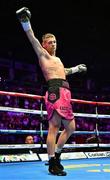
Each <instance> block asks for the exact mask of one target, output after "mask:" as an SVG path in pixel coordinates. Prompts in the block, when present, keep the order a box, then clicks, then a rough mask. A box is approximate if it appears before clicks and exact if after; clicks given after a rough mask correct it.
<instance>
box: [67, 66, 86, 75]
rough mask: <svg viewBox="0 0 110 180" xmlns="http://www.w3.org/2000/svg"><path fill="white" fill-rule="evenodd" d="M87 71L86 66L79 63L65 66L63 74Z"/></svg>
mask: <svg viewBox="0 0 110 180" xmlns="http://www.w3.org/2000/svg"><path fill="white" fill-rule="evenodd" d="M86 71H87V67H86V65H85V64H79V65H77V66H75V67H71V68H65V74H66V76H67V75H70V74H74V73H77V72H78V73H80V72H86Z"/></svg>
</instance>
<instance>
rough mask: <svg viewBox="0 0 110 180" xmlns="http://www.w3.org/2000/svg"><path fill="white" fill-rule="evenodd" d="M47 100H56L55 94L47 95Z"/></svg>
mask: <svg viewBox="0 0 110 180" xmlns="http://www.w3.org/2000/svg"><path fill="white" fill-rule="evenodd" d="M49 99H50V100H51V101H53V100H55V99H56V94H54V93H51V94H49Z"/></svg>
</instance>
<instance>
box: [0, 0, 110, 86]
mask: <svg viewBox="0 0 110 180" xmlns="http://www.w3.org/2000/svg"><path fill="white" fill-rule="evenodd" d="M24 6H25V7H28V8H29V9H30V11H31V13H32V18H31V24H32V27H33V30H34V32H35V35H36V37H37V38H38V39H39V40H41V36H42V35H43V34H44V33H47V32H50V33H53V34H55V35H56V37H57V41H58V50H57V55H58V56H60V57H61V60H62V61H63V62H64V65H65V67H71V66H75V65H77V64H80V63H85V64H86V65H87V67H88V72H87V74H86V75H85V77H86V78H90V79H92V80H93V81H95V83H96V85H97V87H98V88H99V89H100V87H102V86H109V84H110V2H109V1H106V0H105V1H96V0H92V1H91V0H89V1H87V0H82V1H78V0H77V1H73V0H69V1H54V0H53V1H45V0H40V1H38V0H1V1H0V57H6V58H13V59H15V60H16V59H19V60H21V61H23V62H29V63H33V64H35V66H36V68H37V70H38V72H40V68H39V65H38V63H37V62H38V61H37V56H36V54H35V52H34V50H33V49H32V47H31V45H30V43H29V41H28V39H27V37H26V35H25V33H24V32H23V29H22V28H21V25H20V23H19V22H18V20H17V17H16V14H15V11H16V10H18V9H19V8H22V7H24Z"/></svg>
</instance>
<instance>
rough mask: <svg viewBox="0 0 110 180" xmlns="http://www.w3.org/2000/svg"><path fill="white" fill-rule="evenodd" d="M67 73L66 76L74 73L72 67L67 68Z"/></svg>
mask: <svg viewBox="0 0 110 180" xmlns="http://www.w3.org/2000/svg"><path fill="white" fill-rule="evenodd" d="M65 74H66V76H67V75H70V74H72V69H71V68H65Z"/></svg>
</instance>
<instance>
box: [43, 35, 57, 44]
mask: <svg viewBox="0 0 110 180" xmlns="http://www.w3.org/2000/svg"><path fill="white" fill-rule="evenodd" d="M51 37H54V38H56V37H55V35H54V34H52V33H46V34H44V35H43V36H42V42H45V41H46V39H48V38H51Z"/></svg>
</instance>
